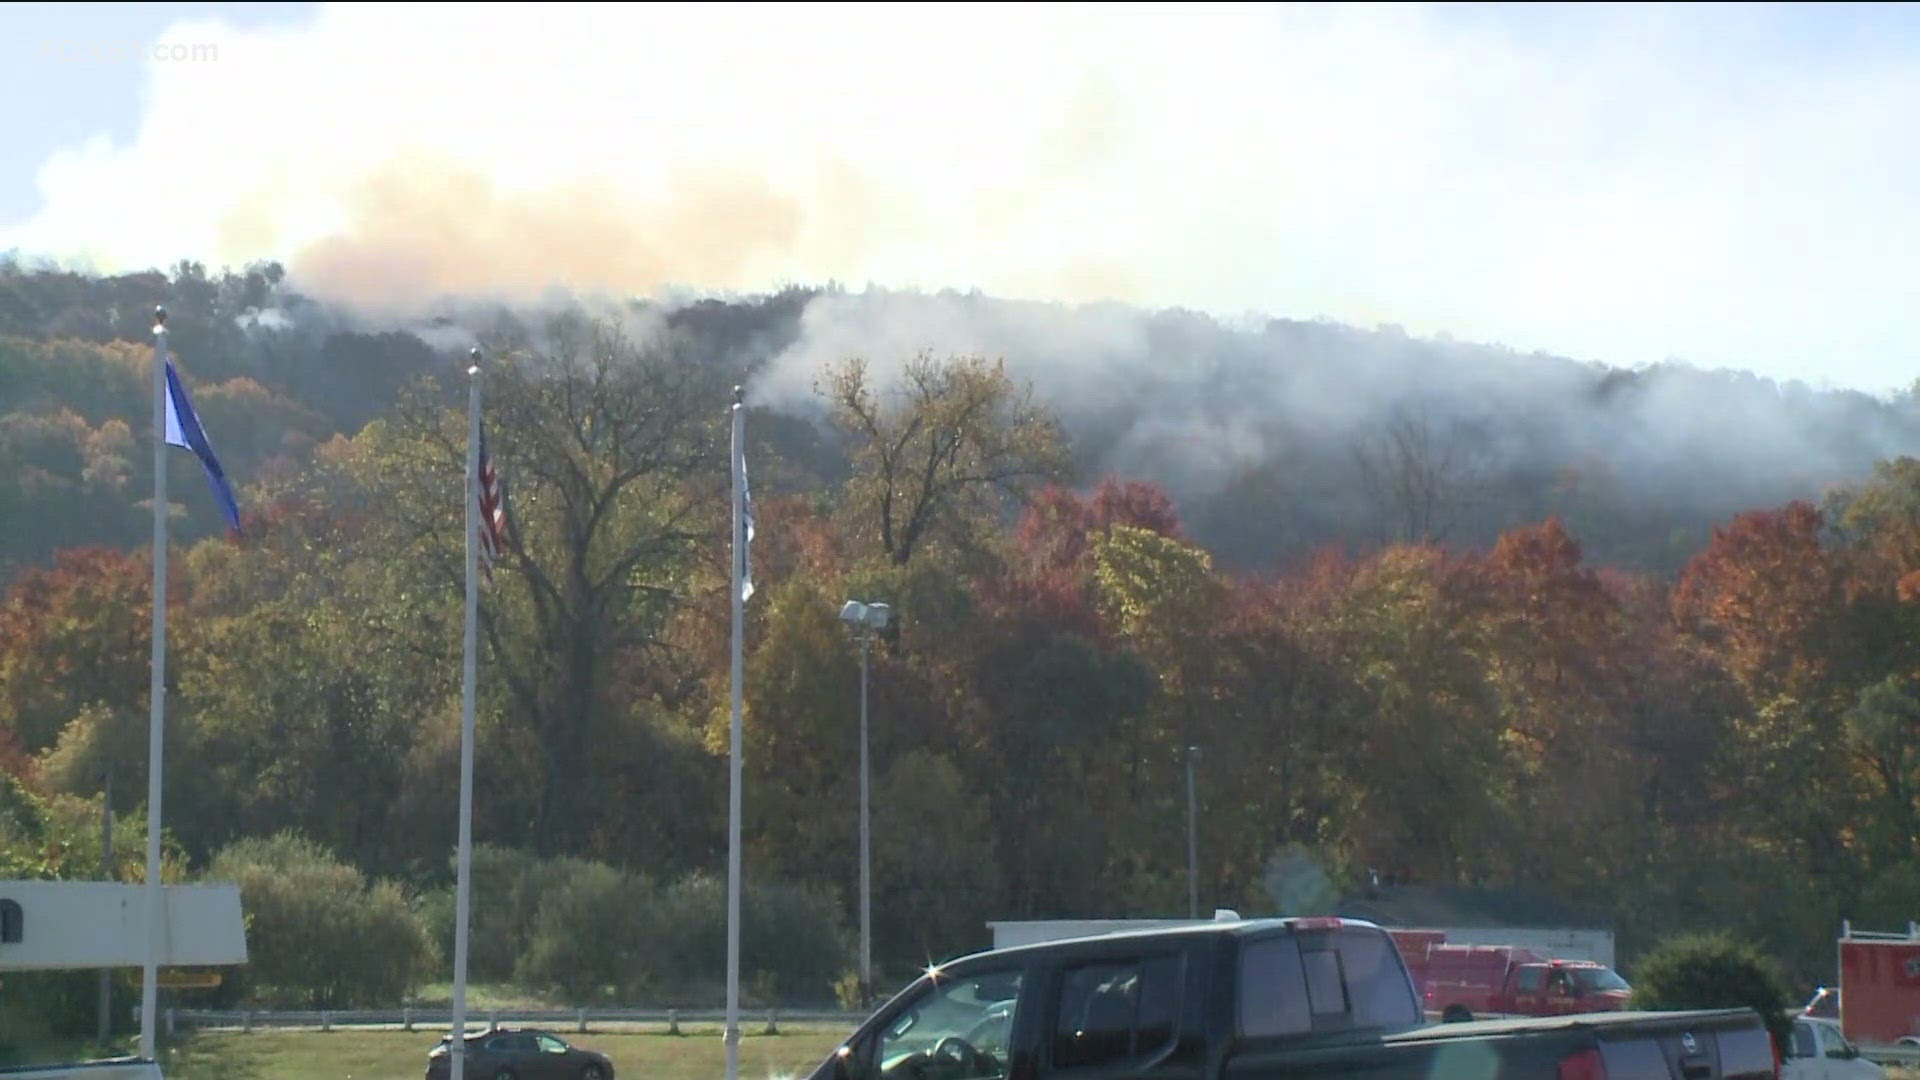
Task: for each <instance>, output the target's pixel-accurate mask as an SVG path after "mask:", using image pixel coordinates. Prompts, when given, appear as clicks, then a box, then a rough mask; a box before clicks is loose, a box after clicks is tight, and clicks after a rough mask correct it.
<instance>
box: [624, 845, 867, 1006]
mask: <svg viewBox="0 0 1920 1080" xmlns="http://www.w3.org/2000/svg"><path fill="white" fill-rule="evenodd" d="M649 913H650V917H649V918H648V920H647V925H646V927H645V930H644V934H643V937H642V941H641V946H640V956H639V961H640V964H641V966H642V967H643V968H644V969H645V970H646V971H647V972H648V973H649V974H650V975H651V976H652V983H653V985H654V986H655V987H656V988H658V990H660V991H661V992H666V993H670V994H673V995H675V997H676V1000H674V1001H671V1002H663V1004H688V1005H708V1004H710V1003H712V1002H713V1001H715V1000H718V998H719V996H720V995H721V994H723V993H724V992H725V978H726V956H727V953H726V945H727V893H726V881H725V879H723V878H718V877H713V876H710V875H706V874H691V875H688V876H687V877H685V878H682V879H681V880H680V881H677V882H675V883H674V884H673V885H672V886H670V887H669V888H667V889H666V890H664V891H663V892H662V893H661V895H660V898H659V901H658V902H657V903H655V904H653V905H651V906H650V912H649ZM852 951H853V950H852V948H851V946H850V944H849V942H848V939H847V932H846V929H845V927H844V926H842V925H841V922H840V915H839V908H838V906H837V905H836V904H835V903H834V901H833V899H832V898H831V897H827V896H822V895H820V894H819V893H816V892H814V891H812V890H809V889H806V888H803V887H800V886H797V885H790V884H784V883H779V882H772V883H768V882H757V883H756V882H749V883H747V884H746V885H745V886H744V887H743V888H742V890H741V897H740V982H741V988H742V997H743V1000H746V1001H747V1003H748V1004H749V1005H755V1006H759V1005H774V1004H802V1003H807V1004H812V1003H824V1004H829V1005H830V1004H832V1003H833V1002H834V1001H835V993H834V985H835V983H836V982H837V981H838V979H839V977H840V974H841V973H842V972H843V971H845V970H846V968H847V966H848V961H849V958H850V956H851V953H852ZM756 999H757V1000H756Z"/></svg>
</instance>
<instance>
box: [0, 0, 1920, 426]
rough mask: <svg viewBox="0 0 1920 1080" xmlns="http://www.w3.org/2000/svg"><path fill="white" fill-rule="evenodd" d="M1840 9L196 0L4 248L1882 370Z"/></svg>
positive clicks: (1889, 175)
mask: <svg viewBox="0 0 1920 1080" xmlns="http://www.w3.org/2000/svg"><path fill="white" fill-rule="evenodd" d="M1874 18H1875V16H1873V15H1872V14H1871V13H1863V14H1861V15H1860V17H1859V18H1858V19H1857V20H1855V22H1857V23H1858V24H1859V25H1858V26H1857V27H1855V30H1856V33H1855V37H1857V39H1858V41H1851V42H1845V43H1842V42H1838V41H1835V40H1831V39H1823V40H1825V44H1826V46H1828V47H1827V48H1825V49H1822V50H1801V49H1795V50H1792V63H1791V64H1784V63H1783V62H1782V60H1781V57H1780V55H1779V53H1778V52H1777V51H1776V50H1775V49H1774V48H1772V46H1774V45H1776V44H1777V41H1779V40H1787V41H1795V40H1798V39H1799V38H1800V37H1801V36H1804V33H1805V30H1806V27H1805V26H1803V25H1801V23H1802V20H1803V16H1801V15H1800V14H1799V13H1796V12H1793V11H1790V10H1781V11H1775V10H1768V11H1764V12H1748V13H1745V14H1744V15H1743V16H1742V17H1741V18H1739V19H1736V20H1728V19H1726V18H1725V17H1723V16H1720V15H1718V14H1717V13H1715V12H1708V11H1706V10H1705V9H1702V10H1701V12H1698V13H1695V12H1691V11H1673V10H1668V9H1664V8H1661V9H1652V8H1627V7H1600V6H1595V7H1565V8H1527V7H1519V6H1516V7H1513V8H1511V9H1508V8H1499V9H1487V8H1476V7H1474V6H1471V5H1438V6H1432V7H1424V6H1420V5H1396V6H1389V7H1366V6H1356V7H1346V6H1333V5H1266V6H1212V7H1208V6H1200V7H1192V6H1185V7H1181V8H1178V9H1172V8H1165V7H1155V6H1149V5H1141V6H1131V5H1129V6H1124V7H1108V8H1098V7H1084V6H1042V5H1027V6H1007V7H982V6H960V5H911V6H907V5H902V6H896V7H891V8H872V7H861V8H858V9H855V8H852V7H851V6H839V5H790V6H754V7H750V8H741V7H733V8H729V7H725V6H722V5H689V6H670V5H655V6H647V7H607V6H580V5H566V4H543V5H539V6H532V5H512V4H500V5H484V6H476V7H470V8H468V9H465V10H463V11H462V12H461V13H460V15H459V17H457V18H448V17H447V16H446V15H445V14H444V13H443V12H441V11H440V10H438V9H434V8H428V7H400V6H392V5H389V6H377V7H376V6H370V5H337V6H336V5H326V6H322V7H320V8H318V9H317V10H316V11H315V12H314V13H313V14H312V15H311V17H304V16H303V17H301V18H300V19H299V20H298V21H297V22H295V23H293V24H291V25H274V26H258V27H254V28H251V29H245V30H241V29H236V28H234V27H231V26H228V25H225V24H223V23H221V22H219V21H217V20H193V21H185V22H181V23H178V24H176V25H174V26H172V27H170V28H169V29H168V30H167V32H166V33H165V34H164V35H162V40H163V41H166V42H171V43H176V44H190V45H191V46H193V47H196V48H197V47H202V46H204V47H206V48H207V49H209V50H211V52H210V53H209V54H208V55H210V56H217V60H214V61H210V62H203V63H159V62H152V63H147V64H146V65H145V66H144V67H143V68H142V71H141V76H142V78H143V80H144V82H143V84H142V85H141V87H140V98H139V100H140V114H139V116H138V118H137V123H136V124H135V126H134V127H133V128H132V133H131V134H130V135H129V136H128V137H125V138H115V137H112V136H101V137H99V138H96V139H93V140H91V141H87V142H84V143H82V142H79V141H77V140H76V142H74V143H73V144H70V145H67V146H64V147H61V148H59V149H57V150H55V151H53V152H52V153H51V154H50V156H49V157H47V158H46V160H44V161H43V162H41V163H40V164H39V169H38V176H37V179H38V182H39V189H40V194H41V201H40V204H39V205H38V206H37V207H36V208H35V209H34V210H33V211H32V212H31V213H30V214H28V215H26V216H25V217H24V219H22V220H18V221H0V251H4V250H8V249H14V250H17V251H18V252H20V253H21V255H22V257H23V258H26V259H33V258H38V257H42V256H44V257H50V258H60V259H70V260H76V261H81V262H84V263H85V264H86V265H88V266H90V267H91V268H92V269H94V270H96V271H99V272H119V271H124V270H139V269H141V268H145V267H153V266H164V265H171V263H172V262H173V261H174V260H177V259H181V258H188V259H194V260H198V261H200V262H203V263H205V264H207V265H244V264H246V263H248V262H251V261H254V260H260V259H271V260H274V261H277V262H279V263H281V264H282V265H285V266H287V267H288V268H290V270H291V271H292V272H293V274H294V276H295V277H296V278H297V279H298V280H300V281H301V282H303V288H305V289H306V290H307V291H308V292H310V293H311V294H313V295H318V296H324V297H326V298H329V299H333V300H338V301H347V302H351V303H354V304H356V305H359V306H362V307H367V308H379V307H385V308H390V309H404V308H405V307H407V306H408V305H414V304H419V303H423V302H427V301H431V300H433V299H435V298H437V297H442V296H447V295H461V296H468V297H474V296H490V297H494V298H497V299H501V300H511V301H518V300H524V299H527V298H529V297H530V296H537V295H539V294H540V293H542V292H544V291H545V289H546V288H548V287H549V286H550V285H555V284H560V285H565V286H568V287H571V288H578V289H598V290H605V291H611V292H617V293H620V294H624V295H634V294H642V295H644V294H648V293H650V292H652V291H653V290H656V289H658V288H660V287H662V286H663V285H673V286H684V287H688V288H694V289H701V290H710V291H738V292H760V291H764V290H768V289H774V288H779V287H781V286H782V284H784V283H789V282H822V281H841V282H847V283H849V284H850V285H851V286H852V287H855V288H861V287H865V286H867V285H868V284H874V285H879V286H883V287H887V288H893V289H940V288H949V287H957V288H978V289H981V290H984V291H986V292H987V293H989V294H992V295H995V296H1004V297H1026V298H1035V299H1045V300H1057V301H1063V302H1075V303H1078V302H1094V301H1121V302H1126V303H1132V304H1139V305H1142V306H1148V307H1168V306H1182V307H1187V308H1193V309H1197V310H1205V311H1211V312H1216V313H1219V312H1237V311H1241V310H1249V309H1251V310H1259V311H1265V312H1273V313H1276V314H1284V315H1289V316H1295V317H1302V318H1316V317H1321V316H1325V317H1327V318H1331V319H1336V320H1340V321H1344V322H1349V323H1356V324H1361V325H1373V324H1376V323H1380V322H1393V323H1397V324H1401V325H1404V326H1408V327H1410V328H1413V329H1414V330H1416V331H1417V332H1420V333H1427V334H1431V333H1435V332H1438V331H1440V330H1448V331H1451V332H1454V333H1457V334H1461V335H1463V336H1471V337H1473V338H1476V339H1479V340H1490V341H1502V342H1507V343H1511V344H1514V345H1516V346H1520V347H1524V348H1529V349H1531V348H1550V349H1554V350H1564V351H1568V352H1570V353H1571V354H1572V355H1576V356H1581V357H1599V358H1604V359H1605V360H1607V361H1608V362H1610V363H1624V364H1642V363H1646V362H1650V361H1654V360H1659V359H1662V358H1665V357H1667V356H1672V355H1679V356H1684V357H1688V358H1690V359H1694V360H1696V361H1698V362H1702V363H1707V364H1713V365H1725V364H1739V365H1741V366H1756V367H1759V368H1761V369H1763V370H1768V371H1775V372H1780V371H1789V370H1795V369H1794V368H1793V366H1792V365H1795V364H1798V363H1801V362H1802V361H1803V358H1805V357H1809V356H1819V357H1822V358H1823V361H1824V362H1825V364H1826V367H1825V369H1824V373H1825V374H1827V375H1828V376H1830V377H1832V378H1833V379H1834V380H1835V381H1836V382H1837V383H1839V384H1841V385H1848V386H1859V387H1866V388H1869V389H1873V390H1881V389H1885V388H1886V386H1887V385H1888V383H1889V382H1890V381H1891V380H1888V379H1887V378H1886V377H1885V369H1884V367H1882V366H1881V365H1880V363H1879V360H1880V358H1882V357H1884V356H1887V355H1890V354H1891V355H1897V354H1898V352H1899V351H1901V350H1902V349H1903V348H1904V350H1905V351H1911V348H1910V346H1905V345H1903V343H1905V342H1909V341H1910V337H1911V333H1912V329H1911V327H1910V326H1909V325H1908V323H1907V321H1906V320H1904V317H1903V313H1904V312H1905V310H1906V309H1907V307H1908V306H1910V305H1909V303H1908V299H1907V297H1906V295H1905V292H1904V288H1905V286H1904V284H1903V283H1904V282H1906V281H1908V280H1910V279H1911V278H1912V276H1913V274H1912V272H1911V271H1912V270H1913V266H1912V260H1913V256H1912V254H1911V253H1912V252H1915V251H1920V242H1916V237H1920V218H1916V217H1915V216H1914V215H1912V214H1911V213H1908V212H1907V205H1908V202H1909V201H1910V199H1909V193H1908V192H1907V190H1906V186H1905V184H1904V178H1905V177H1907V176H1911V175H1913V173H1914V171H1915V168H1916V165H1915V157H1914V155H1915V149H1914V147H1915V145H1916V144H1915V143H1914V141H1913V140H1912V139H1910V138H1907V137H1906V134H1907V133H1908V132H1909V131H1910V130H1911V129H1912V126H1913V115H1912V110H1913V104H1912V103H1913V102H1914V101H1915V100H1917V99H1920V95H1917V94H1916V92H1915V90H1916V87H1920V63H1917V62H1915V60H1914V59H1913V56H1914V55H1916V54H1914V53H1912V52H1911V51H1908V52H1889V51H1886V50H1884V49H1882V48H1880V47H1879V46H1878V45H1877V44H1874V45H1873V47H1865V46H1863V45H1861V44H1860V43H1862V42H1865V43H1877V42H1880V41H1882V40H1883V38H1884V35H1883V34H1882V33H1881V31H1882V30H1883V29H1886V28H1885V27H1884V26H1883V25H1880V24H1875V23H1874V22H1873V19H1874ZM1896 21H1897V20H1896ZM1736 23H1737V24H1738V25H1737V26H1736V25H1734V24H1736ZM1892 29H1898V28H1897V27H1894V28H1892ZM69 68H71V65H70V66H69ZM89 77H91V73H88V72H85V71H81V70H68V69H59V70H55V71H53V72H51V73H50V75H49V78H76V79H79V78H89ZM88 89H89V90H92V89H94V88H92V87H89V88H88ZM41 92H42V94H43V95H44V96H46V97H47V98H48V99H49V100H59V99H60V97H61V95H62V93H63V90H62V88H61V87H60V86H57V85H49V86H46V87H44V88H41ZM1155 362H1156V363H1163V362H1171V361H1167V360H1165V358H1164V357H1163V355H1162V351H1161V350H1159V349H1158V348H1157V347H1156V351H1155ZM1334 407H1338V406H1337V403H1335V404H1334ZM1248 437H1249V438H1251V437H1250V436H1248Z"/></svg>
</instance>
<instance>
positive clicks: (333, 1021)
mask: <svg viewBox="0 0 1920 1080" xmlns="http://www.w3.org/2000/svg"><path fill="white" fill-rule="evenodd" d="M164 1011H165V1013H166V1017H165V1024H166V1030H167V1031H169V1032H173V1031H177V1030H180V1029H182V1028H195V1029H202V1030H226V1031H252V1030H254V1029H256V1028H261V1029H273V1028H281V1029H306V1030H319V1031H332V1030H333V1029H335V1028H361V1029H367V1028H397V1029H399V1030H402V1031H416V1030H419V1031H444V1030H446V1029H447V1028H449V1027H451V1026H452V1025H453V1010H452V1009H440V1008H432V1009H416V1008H402V1009H373V1010H366V1009H338V1010H333V1009H328V1010H267V1009H242V1010H216V1009H166V1010H164ZM867 1015H868V1014H867V1013H864V1012H845V1011H840V1010H818V1009H758V1010H745V1009H743V1010H741V1012H740V1026H741V1027H742V1028H743V1029H744V1028H747V1027H748V1026H749V1025H753V1024H757V1023H762V1022H764V1031H765V1032H766V1033H767V1034H778V1033H779V1030H780V1024H781V1023H783V1022H785V1023H793V1024H845V1025H847V1028H848V1029H849V1030H851V1029H852V1028H854V1027H855V1026H857V1025H858V1024H859V1023H860V1022H861V1021H862V1020H865V1019H866V1018H867ZM726 1019H727V1014H726V1010H724V1009H593V1008H586V1009H469V1010H467V1027H468V1029H469V1030H474V1029H480V1030H485V1029H488V1028H493V1027H541V1028H548V1029H550V1030H556V1031H557V1030H560V1029H562V1028H567V1029H571V1030H572V1031H574V1032H576V1033H581V1034H584V1033H586V1032H588V1031H591V1030H593V1025H596V1024H598V1025H599V1026H600V1027H601V1028H602V1030H606V1029H610V1028H616V1027H619V1028H631V1027H635V1026H639V1027H661V1028H664V1029H665V1031H666V1033H667V1034H670V1035H677V1034H680V1028H681V1025H683V1024H723V1023H725V1022H726Z"/></svg>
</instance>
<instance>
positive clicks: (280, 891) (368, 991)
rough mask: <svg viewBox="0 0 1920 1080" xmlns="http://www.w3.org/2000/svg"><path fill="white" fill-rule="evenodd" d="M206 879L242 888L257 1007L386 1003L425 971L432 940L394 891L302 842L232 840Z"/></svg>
mask: <svg viewBox="0 0 1920 1080" xmlns="http://www.w3.org/2000/svg"><path fill="white" fill-rule="evenodd" d="M208 876H209V877H210V878H211V879H213V880H216V881H232V882H235V883H236V884H238V885H239V886H240V905H241V909H242V911H243V913H244V915H245V918H246V921H247V957H248V961H249V962H248V965H247V968H246V971H245V974H244V976H243V978H244V979H245V982H246V984H247V987H248V988H249V989H250V990H252V992H253V996H254V998H255V1000H257V1001H259V1002H261V1003H262V1004H278V1003H287V1004H301V1005H305V1006H307V1007H310V1008H323V1009H325V1008H341V1007H349V1006H355V1005H368V1006H379V1005H390V1004H392V1003H393V1002H396V1001H399V1000H402V999H403V998H404V997H405V995H406V993H407V991H408V990H409V989H410V988H411V987H412V986H413V984H414V983H416V982H418V981H419V980H420V979H421V978H422V977H423V976H424V975H425V974H427V972H428V971H430V970H431V969H432V965H433V962H434V956H433V943H432V939H431V938H430V937H429V935H428V933H427V930H426V927H424V926H423V925H422V924H421V922H420V920H419V918H418V917H417V916H416V915H415V914H414V912H413V911H412V909H411V908H410V907H409V906H408V903H407V898H406V896H405V895H404V894H403V893H402V892H401V891H400V889H399V888H398V887H397V886H395V885H394V884H393V883H391V882H374V883H369V882H367V880H366V879H365V878H364V877H363V876H362V875H361V873H360V871H359V870H357V869H355V868H353V867H351V866H348V865H345V864H343V863H340V862H338V861H337V860H335V859H334V858H333V856H332V854H331V853H330V852H328V851H327V850H326V849H325V848H322V847H321V846H319V845H318V844H315V843H313V842H311V841H309V840H306V839H304V838H302V837H300V836H297V835H295V834H292V833H282V834H280V835H279V836H275V837H273V838H271V839H247V840H240V841H237V842H236V843H234V844H232V845H230V846H229V847H227V848H226V849H225V850H223V851H222V852H221V853H220V854H219V855H218V856H216V857H215V858H214V861H213V867H212V870H211V871H210V872H209V874H208Z"/></svg>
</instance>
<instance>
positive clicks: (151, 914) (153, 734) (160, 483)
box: [140, 307, 167, 1061]
mask: <svg viewBox="0 0 1920 1080" xmlns="http://www.w3.org/2000/svg"><path fill="white" fill-rule="evenodd" d="M147 700H148V708H149V712H148V714H147V963H146V967H145V969H144V970H143V971H142V972H141V973H140V1056H141V1057H143V1058H145V1059H147V1060H149V1061H153V1060H157V1057H156V1054H155V1050H154V1014H155V1012H156V1011H157V1009H156V999H157V998H158V997H159V992H160V985H159V984H160V896H161V893H160V776H161V772H160V757H161V749H162V741H161V733H162V732H163V731H164V730H165V729H166V722H167V309H166V308H163V307H156V308H154V309H153V681H152V682H151V683H149V684H148V687H147Z"/></svg>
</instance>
